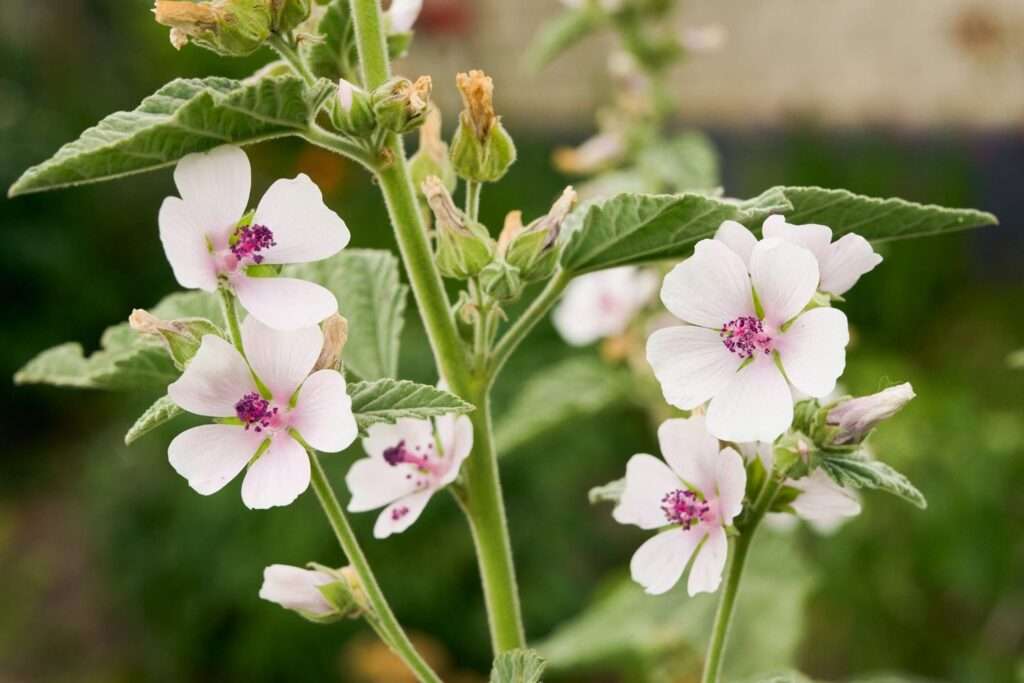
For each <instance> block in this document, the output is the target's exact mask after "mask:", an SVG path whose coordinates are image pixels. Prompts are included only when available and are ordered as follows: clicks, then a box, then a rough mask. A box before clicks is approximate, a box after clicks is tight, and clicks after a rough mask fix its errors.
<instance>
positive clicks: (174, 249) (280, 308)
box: [160, 146, 349, 329]
mask: <svg viewBox="0 0 1024 683" xmlns="http://www.w3.org/2000/svg"><path fill="white" fill-rule="evenodd" d="M174 182H175V184H176V185H177V186H178V192H179V193H180V194H181V197H167V198H166V199H164V202H163V204H162V205H161V206H160V241H161V242H163V246H164V252H165V253H166V254H167V260H168V261H170V263H171V269H172V270H173V271H174V277H175V279H177V281H178V284H180V285H181V286H182V287H185V288H187V289H202V290H204V291H207V292H213V291H215V290H216V289H217V287H218V286H219V285H226V286H228V287H230V288H231V290H232V291H234V293H235V294H236V295H237V296H238V299H239V300H240V301H241V302H242V305H243V306H244V307H245V309H246V310H247V311H248V312H249V313H250V314H251V315H253V316H255V317H256V318H258V319H259V320H260V321H262V322H263V323H264V324H266V325H269V326H270V327H273V328H275V329H296V328H299V327H307V326H310V325H315V324H316V323H318V322H320V321H321V320H323V319H324V318H326V317H327V316H329V315H331V314H332V313H334V312H335V311H337V310H338V302H337V300H336V299H335V298H334V295H333V294H331V292H330V291H329V290H327V289H325V288H324V287H321V286H320V285H318V284H314V283H312V282H306V281H305V280H298V279H295V278H289V277H275V276H273V275H270V276H267V274H265V273H261V274H260V276H258V277H257V276H254V274H252V273H251V269H252V268H253V267H255V266H263V265H280V264H287V263H305V262H308V261H319V260H320V259H325V258H327V257H329V256H333V255H334V254H336V253H338V252H339V251H340V250H341V249H342V248H344V247H345V245H346V244H348V241H349V231H348V228H347V227H346V226H345V222H344V221H342V220H341V218H340V217H339V216H338V215H337V214H336V213H334V212H333V211H331V210H330V209H329V208H327V206H326V205H325V204H324V201H323V197H322V196H321V194H320V189H319V188H318V187H317V186H316V185H315V184H314V183H313V181H312V180H310V179H309V178H308V177H307V176H305V175H303V174H299V175H298V176H297V177H296V178H293V179H292V180H278V181H277V182H275V183H274V184H273V185H271V186H270V189H268V190H267V193H266V194H265V195H263V198H262V199H261V200H260V203H259V205H258V206H257V207H256V211H255V213H254V215H253V217H252V220H251V221H250V222H249V223H248V224H247V225H239V223H240V221H241V220H242V218H243V217H244V216H245V213H246V207H247V206H248V203H249V190H250V184H251V177H250V169H249V159H248V158H247V157H246V156H245V152H243V151H242V150H241V149H239V148H238V147H232V146H223V147H218V148H216V149H214V150H211V151H209V152H205V153H202V154H189V155H188V156H186V157H184V158H182V159H181V161H179V162H178V165H177V167H176V168H175V169H174Z"/></svg>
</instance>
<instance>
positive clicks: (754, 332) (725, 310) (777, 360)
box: [647, 239, 849, 443]
mask: <svg viewBox="0 0 1024 683" xmlns="http://www.w3.org/2000/svg"><path fill="white" fill-rule="evenodd" d="M818 279H819V278H818V263H817V261H816V260H815V258H814V255H813V254H812V253H811V252H810V251H808V250H807V249H804V248H802V247H798V246H796V245H794V244H790V243H788V242H785V241H783V240H780V239H766V240H762V241H761V242H758V243H757V244H756V245H755V246H754V247H753V249H751V252H750V259H749V274H748V266H747V264H745V263H744V262H743V259H742V258H740V256H738V255H737V254H736V253H735V252H734V251H732V249H730V248H729V247H728V246H726V245H725V244H723V243H722V242H719V241H716V240H701V241H700V242H699V243H698V244H697V248H696V250H695V252H694V255H693V256H692V257H690V258H689V259H687V260H685V261H683V262H682V263H680V264H679V265H677V266H676V267H675V268H674V269H673V270H672V272H670V273H669V274H668V275H667V276H666V277H665V282H664V284H663V286H662V290H661V299H662V301H663V302H664V304H665V306H666V307H667V308H668V310H669V311H671V312H672V313H673V314H674V315H675V316H677V317H678V318H680V319H682V320H683V321H684V322H685V323H687V324H686V325H683V326H675V327H668V328H664V329H660V330H657V331H656V332H654V333H653V334H652V335H651V336H650V338H649V339H648V341H647V359H648V361H649V362H650V363H651V366H652V367H653V368H654V374H655V375H656V376H657V378H658V381H659V382H660V383H661V388H662V391H663V393H664V395H665V399H666V400H667V401H668V402H669V403H671V404H672V405H674V406H676V407H678V408H682V409H683V410H692V409H694V408H696V407H698V406H700V405H703V404H704V403H705V402H706V401H708V400H710V405H709V406H708V411H707V426H708V430H709V431H710V432H711V433H712V434H714V435H715V436H716V437H718V438H720V439H722V440H724V441H732V442H736V443H739V442H745V441H766V442H770V441H773V440H774V439H775V438H776V437H778V436H779V435H780V434H782V433H783V432H784V431H786V429H787V428H788V427H789V426H790V424H791V423H792V421H793V388H796V389H798V390H800V391H802V392H804V393H805V394H808V395H810V396H814V397H820V396H824V395H826V394H828V393H829V392H831V391H832V390H833V388H834V387H835V384H836V379H837V378H838V377H839V375H840V374H842V371H843V368H844V367H845V365H846V345H847V343H848V342H849V330H848V328H847V322H846V316H845V315H844V314H843V313H842V312H841V311H839V310H837V309H834V308H829V307H819V308H810V309H809V310H807V307H808V304H810V303H811V300H812V298H813V297H814V294H815V291H816V290H817V287H818Z"/></svg>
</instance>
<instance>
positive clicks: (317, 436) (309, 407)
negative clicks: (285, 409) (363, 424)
mask: <svg viewBox="0 0 1024 683" xmlns="http://www.w3.org/2000/svg"><path fill="white" fill-rule="evenodd" d="M291 426H292V427H294V428H295V430H296V431H298V432H299V434H301V435H302V438H303V439H304V440H305V441H306V443H308V444H309V445H310V446H312V447H313V448H315V449H317V450H318V451H323V452H325V453H337V452H338V451H342V450H344V449H346V448H348V447H349V446H350V445H351V444H352V442H353V441H355V440H356V437H357V436H359V428H358V427H357V426H356V418H355V416H354V415H353V414H352V399H351V398H350V397H349V395H348V392H347V391H346V390H345V378H344V377H342V375H341V373H340V372H338V371H336V370H317V371H316V372H314V373H313V374H312V375H310V376H309V378H308V379H307V380H306V381H305V382H303V383H302V388H301V389H300V390H299V400H298V403H297V404H296V405H295V409H294V410H292V412H291Z"/></svg>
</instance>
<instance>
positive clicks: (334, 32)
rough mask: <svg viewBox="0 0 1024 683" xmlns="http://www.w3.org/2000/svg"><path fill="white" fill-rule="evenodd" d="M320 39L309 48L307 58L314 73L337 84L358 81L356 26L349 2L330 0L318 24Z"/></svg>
mask: <svg viewBox="0 0 1024 683" xmlns="http://www.w3.org/2000/svg"><path fill="white" fill-rule="evenodd" d="M317 32H318V33H319V34H320V40H319V41H317V42H314V43H312V44H311V45H310V47H309V49H308V51H307V56H308V59H309V66H310V68H311V69H312V70H313V73H314V74H316V75H317V76H320V77H322V78H327V79H330V80H331V81H337V80H338V79H339V78H344V79H345V80H347V81H351V82H353V83H355V82H357V81H358V77H357V68H356V67H357V64H358V60H359V55H358V54H357V50H356V42H355V27H354V26H353V24H352V14H351V13H350V12H349V6H348V0H331V2H330V3H328V5H327V10H326V11H325V12H324V15H323V17H321V18H320V23H319V24H318V25H317Z"/></svg>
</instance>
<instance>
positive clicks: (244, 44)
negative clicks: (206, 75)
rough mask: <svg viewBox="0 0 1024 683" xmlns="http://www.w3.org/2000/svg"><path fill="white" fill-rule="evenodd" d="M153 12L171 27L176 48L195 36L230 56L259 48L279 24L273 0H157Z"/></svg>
mask: <svg viewBox="0 0 1024 683" xmlns="http://www.w3.org/2000/svg"><path fill="white" fill-rule="evenodd" d="M294 1H295V0H289V2H294ZM153 13H154V14H155V16H156V20H157V22H158V23H160V24H163V25H164V26H169V27H170V28H171V44H172V45H174V47H175V48H177V49H181V48H182V47H184V46H185V45H186V44H187V43H188V42H189V40H191V41H193V42H195V43H196V44H197V45H201V46H202V47H205V48H206V49H208V50H212V51H214V52H216V53H217V54H220V55H225V56H229V57H232V56H243V55H247V54H250V53H252V52H254V51H255V50H257V49H258V48H259V47H260V46H261V45H263V43H264V42H266V40H267V38H269V37H270V33H271V31H272V30H273V28H274V25H275V17H274V12H273V8H272V7H271V2H270V0H213V1H212V2H185V1H182V0H157V1H156V4H155V6H154V8H153Z"/></svg>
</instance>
